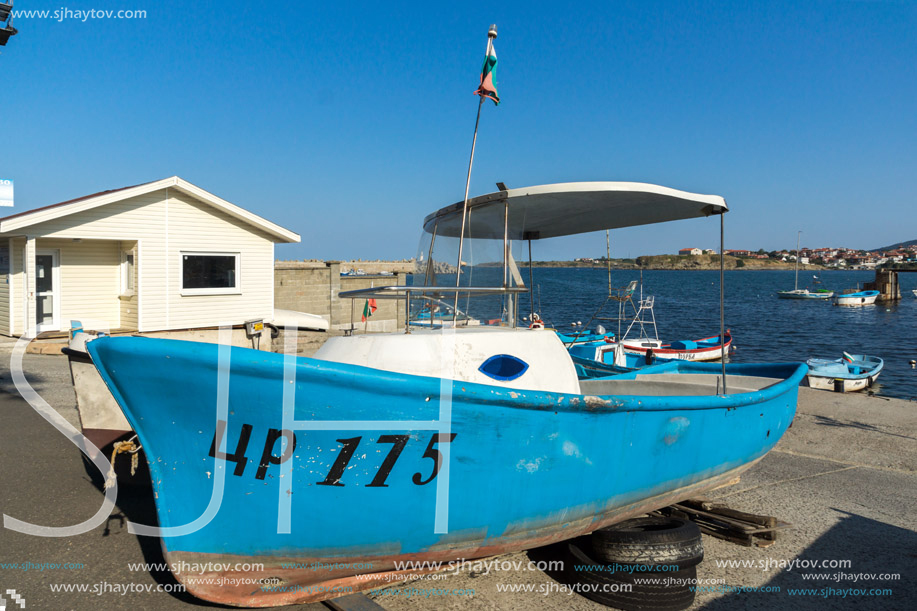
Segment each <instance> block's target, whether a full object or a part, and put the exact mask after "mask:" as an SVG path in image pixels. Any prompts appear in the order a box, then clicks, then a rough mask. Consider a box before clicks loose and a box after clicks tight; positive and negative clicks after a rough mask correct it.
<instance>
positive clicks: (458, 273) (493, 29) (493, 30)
mask: <svg viewBox="0 0 917 611" xmlns="http://www.w3.org/2000/svg"><path fill="white" fill-rule="evenodd" d="M496 37H497V26H496V24H493V25H491V26H490V29H489V30H488V31H487V51H485V58H486V57H487V55H486V54H488V53H489V52H490V49H491V45H493V41H494V39H495V38H496ZM482 82H483V80H482ZM483 105H484V94H483V93H482V94H481V99H480V100H479V101H478V116H477V118H476V119H475V120H474V137H473V138H472V139H471V159H469V160H468V177H467V178H466V179H465V200H464V203H463V204H462V231H461V233H459V248H458V264H457V268H456V270H455V288H459V286H461V281H462V247H463V246H464V244H465V219H466V218H467V217H468V188H469V187H470V186H471V166H472V165H474V147H475V145H476V144H477V142H478V123H480V122H481V106H483ZM458 300H459V294H458V291H455V303H454V304H453V306H452V324H453V326H454V325H455V324H456V322H457V321H458Z"/></svg>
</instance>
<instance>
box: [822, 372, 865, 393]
mask: <svg viewBox="0 0 917 611" xmlns="http://www.w3.org/2000/svg"><path fill="white" fill-rule="evenodd" d="M878 377H879V374H876V375H874V376H869V377H868V378H859V379H853V380H851V379H843V378H830V377H823V376H816V375H812V374H809V375H807V376H806V383H807V384H808V385H809V388H815V389H818V390H831V391H834V392H856V391H858V390H863V389H866V388H869V387H870V386H872V385H873V383H874V382H875V381H876V378H878Z"/></svg>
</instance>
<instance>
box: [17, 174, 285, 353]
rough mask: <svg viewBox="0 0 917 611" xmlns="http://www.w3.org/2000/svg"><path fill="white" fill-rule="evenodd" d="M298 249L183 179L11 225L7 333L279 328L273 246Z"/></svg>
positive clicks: (39, 213) (24, 217)
mask: <svg viewBox="0 0 917 611" xmlns="http://www.w3.org/2000/svg"><path fill="white" fill-rule="evenodd" d="M289 242H299V235H298V234H296V233H294V232H292V231H290V230H288V229H284V228H283V227H280V226H279V225H275V224H274V223H272V222H270V221H268V220H266V219H264V218H261V217H260V216H257V215H255V214H252V213H251V212H248V211H247V210H244V209H242V208H240V207H238V206H236V205H234V204H231V203H229V202H227V201H225V200H223V199H220V198H219V197H217V196H215V195H213V194H212V193H208V192H207V191H204V190H203V189H201V188H200V187H196V186H195V185H192V184H191V183H189V182H187V181H184V180H182V179H181V178H179V177H177V176H173V177H171V178H166V179H163V180H159V181H156V182H150V183H146V184H142V185H136V186H133V187H126V188H123V189H116V190H113V191H103V192H101V193H95V194H93V195H88V196H86V197H81V198H78V199H74V200H70V201H67V202H63V203H60V204H54V205H52V206H47V207H44V208H38V209H35V210H31V211H28V212H21V213H19V214H14V215H12V216H8V217H6V218H2V219H0V333H2V334H4V335H21V334H23V333H25V332H26V331H27V330H29V328H30V327H33V326H37V331H38V332H42V331H66V330H68V329H69V328H70V321H71V320H81V321H83V322H84V323H87V324H93V325H94V326H96V328H98V326H99V325H107V326H108V327H109V328H110V329H113V330H114V329H119V330H137V331H162V330H176V329H195V328H203V327H214V326H218V325H221V324H228V323H231V324H241V323H243V322H244V321H246V320H250V319H254V318H264V319H265V320H271V319H272V318H273V312H274V244H276V243H289Z"/></svg>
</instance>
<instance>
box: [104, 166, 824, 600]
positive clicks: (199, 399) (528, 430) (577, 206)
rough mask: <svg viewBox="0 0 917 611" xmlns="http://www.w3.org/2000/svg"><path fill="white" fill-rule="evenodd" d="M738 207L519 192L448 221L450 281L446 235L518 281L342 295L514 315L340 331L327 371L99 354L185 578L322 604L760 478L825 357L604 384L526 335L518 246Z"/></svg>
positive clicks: (438, 239) (290, 358)
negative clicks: (143, 456) (491, 245)
mask: <svg viewBox="0 0 917 611" xmlns="http://www.w3.org/2000/svg"><path fill="white" fill-rule="evenodd" d="M726 210H727V208H726V205H725V201H723V200H722V198H719V197H717V196H710V195H696V194H691V193H685V192H682V191H676V190H673V189H667V188H665V187H658V186H655V185H645V184H639V183H569V184H561V185H541V186H536V187H528V188H520V189H504V190H501V191H499V192H497V193H492V194H488V195H485V196H481V197H478V198H473V199H471V200H469V201H467V204H466V205H463V202H460V203H459V204H457V205H454V206H449V207H446V208H444V209H441V210H439V211H437V212H435V213H434V214H432V215H430V216H428V217H427V219H426V220H425V222H424V231H425V232H426V234H427V235H428V236H429V238H428V240H427V242H426V243H425V244H426V245H425V246H424V249H425V251H426V250H428V251H429V252H428V253H427V256H426V257H425V259H424V260H426V261H429V262H431V263H430V266H431V268H432V262H434V261H435V260H436V257H435V254H436V253H435V252H434V244H435V245H436V246H437V247H441V245H443V244H444V243H447V242H448V241H449V240H450V239H451V240H456V239H463V238H464V239H467V237H468V236H475V238H481V239H492V240H497V241H499V240H502V241H503V248H502V252H503V253H505V254H504V259H503V261H504V264H503V274H502V278H501V279H500V280H501V281H502V283H501V284H498V285H497V286H467V285H461V281H462V279H463V275H464V272H462V274H460V275H458V278H454V277H453V278H451V282H452V283H453V285H452V286H448V285H442V284H438V283H437V278H436V274H432V275H430V276H429V278H431V280H430V282H432V284H424V285H419V286H394V287H375V288H369V289H360V290H356V291H349V292H347V293H342V295H341V296H342V297H344V298H355V299H361V300H362V299H368V298H373V299H386V298H393V299H399V300H403V302H404V303H405V304H406V306H407V310H408V311H407V313H406V314H407V315H406V319H407V321H410V320H412V314H411V311H412V302H415V301H420V302H421V303H426V302H427V301H428V300H430V299H441V298H442V297H443V296H444V295H456V297H455V300H454V303H457V302H458V296H459V295H462V296H463V300H464V299H465V298H467V300H468V302H470V303H471V304H472V305H471V307H470V308H469V307H466V308H464V309H465V310H466V311H468V312H469V315H470V316H475V317H477V316H478V312H479V310H480V309H481V308H480V307H476V306H474V301H475V299H481V302H482V303H486V302H493V305H497V306H498V307H499V309H500V311H501V312H503V313H504V314H505V316H504V317H503V320H504V326H488V325H481V326H468V327H465V326H461V325H453V326H452V327H451V328H449V329H443V328H432V329H431V328H421V327H415V326H412V325H411V324H410V322H407V323H406V325H405V332H398V333H380V334H368V335H352V336H343V337H332V338H330V339H329V340H328V341H327V342H326V343H325V344H324V345H323V346H322V347H321V348H320V349H319V351H318V352H317V353H316V355H315V357H314V358H305V357H296V356H295V355H292V354H291V355H280V354H270V353H264V352H255V351H253V350H249V349H246V348H236V347H229V346H218V345H213V344H202V343H189V342H182V341H176V340H154V339H140V338H131V337H114V338H112V337H102V338H98V339H96V340H94V341H92V342H89V343H88V344H87V349H88V351H89V353H90V355H91V357H92V361H93V362H94V363H95V365H96V367H97V368H98V369H99V372H100V374H101V376H102V378H103V379H104V380H105V382H106V384H107V386H108V387H109V388H110V389H111V392H112V394H113V395H114V397H115V398H116V399H117V401H118V404H119V405H120V406H121V407H122V409H123V411H124V413H125V414H126V416H127V418H128V420H129V421H130V423H131V425H132V426H133V428H134V429H135V430H136V431H137V434H138V435H139V437H140V440H141V442H142V443H143V446H144V448H145V450H146V452H147V456H148V459H149V462H150V469H151V473H152V481H153V486H154V490H155V493H156V494H155V499H156V509H157V515H158V517H159V521H160V525H161V527H163V528H165V529H166V531H165V532H164V534H163V536H162V545H163V550H164V553H165V559H166V561H167V562H169V563H170V566H171V567H173V570H174V572H175V575H176V577H177V579H178V580H179V581H180V582H182V583H183V584H184V585H185V586H186V589H187V591H188V592H190V593H192V594H194V595H195V596H198V597H200V598H204V599H206V600H211V601H214V602H218V603H223V604H232V605H242V606H272V605H280V604H293V603H300V602H308V601H315V600H321V599H325V598H330V597H334V596H338V595H340V594H343V593H347V591H346V590H344V589H345V588H352V589H353V590H359V589H362V588H367V587H373V586H377V585H380V584H385V583H389V582H390V581H391V580H393V579H397V578H399V577H407V576H409V575H411V574H414V573H416V572H418V571H416V570H410V569H405V568H404V567H402V566H399V565H398V563H399V562H402V561H416V562H424V561H428V562H435V561H451V560H456V559H473V558H480V557H483V556H489V555H494V554H499V553H504V552H508V551H514V550H521V549H528V548H531V547H536V546H540V545H544V544H547V543H551V542H554V541H561V540H565V539H570V538H573V537H576V536H579V535H581V534H584V533H588V532H591V531H593V530H596V529H598V528H601V527H603V526H606V525H609V524H613V523H615V522H618V521H622V520H625V519H627V518H630V517H633V516H635V515H639V514H642V513H645V512H647V511H651V510H653V509H657V508H659V507H663V506H666V505H668V504H671V503H673V502H677V501H679V500H682V499H685V498H688V497H691V496H694V495H696V494H699V493H702V492H703V491H705V490H709V489H711V488H713V487H716V486H719V485H722V484H723V483H725V482H728V481H730V480H731V479H733V478H734V477H735V476H736V475H738V474H740V473H742V472H743V471H744V470H745V469H747V468H749V467H750V466H751V465H752V464H754V463H755V462H756V461H757V460H759V459H760V458H761V457H763V456H764V455H765V454H766V453H767V452H768V451H769V450H770V449H771V448H772V447H773V446H774V444H776V443H777V441H778V440H779V439H780V437H781V435H782V434H783V432H784V431H785V430H786V428H787V427H788V426H789V424H790V422H791V421H792V419H793V416H794V414H795V409H796V396H797V388H798V385H799V382H800V381H801V380H802V378H803V377H804V375H805V371H806V367H805V365H803V364H801V363H790V364H762V365H744V364H743V365H725V364H715V365H714V364H706V363H690V362H683V361H676V362H670V363H665V364H661V365H659V366H657V367H653V368H649V369H646V370H638V371H631V372H625V373H621V374H619V375H612V376H601V377H595V378H593V379H588V380H580V379H578V376H577V369H576V366H575V363H574V361H573V359H572V358H571V356H570V355H569V353H568V352H567V350H566V349H565V347H564V345H563V343H562V342H561V341H560V339H559V338H558V336H557V335H556V334H555V333H553V332H551V331H549V330H546V329H541V328H520V327H518V326H516V323H517V321H518V320H519V317H518V315H517V311H518V308H519V297H520V296H521V294H522V293H524V292H525V291H526V290H527V287H525V286H524V284H523V283H522V282H521V274H519V273H518V270H517V269H516V264H515V262H514V260H513V258H512V248H511V246H510V244H509V241H510V240H512V239H526V240H537V239H543V238H549V237H555V236H563V235H573V234H577V233H584V232H588V231H596V230H600V229H606V228H609V227H611V228H614V227H625V226H632V225H640V224H647V223H655V222H664V221H668V220H677V219H684V218H692V217H702V216H709V215H711V214H723V213H724V212H726ZM466 220H467V225H466ZM434 238H435V239H434ZM498 244H499V242H498ZM446 250H447V251H449V249H448V248H447V249H446ZM449 252H454V251H449ZM459 253H461V248H459ZM459 260H462V259H461V254H460V255H459ZM492 260H493V259H490V260H487V261H485V263H486V264H488V265H490V264H491V262H492ZM473 267H474V263H473V262H469V265H468V268H469V269H473ZM468 275H469V276H470V273H469V274H468ZM453 276H454V274H453ZM415 311H421V312H422V308H418V309H417V310H415ZM453 311H454V312H456V313H455V316H456V317H457V316H458V313H457V308H455V309H454V310H453ZM480 318H482V319H486V318H488V317H487V316H481V317H480ZM724 416H726V417H724ZM315 562H322V563H324V564H327V565H329V566H331V567H332V568H331V569H329V570H328V571H314V570H311V569H310V568H308V567H309V566H311V563H315ZM237 563H238V564H237ZM217 565H218V566H217ZM253 565H254V566H253ZM185 566H194V567H201V566H205V567H206V566H209V567H214V566H216V568H214V569H213V570H210V571H207V570H205V571H204V573H203V574H200V572H199V571H195V572H194V574H190V573H189V572H186V571H185V570H184V569H183V568H182V567H185ZM239 566H244V567H245V568H244V569H240V568H236V567H239Z"/></svg>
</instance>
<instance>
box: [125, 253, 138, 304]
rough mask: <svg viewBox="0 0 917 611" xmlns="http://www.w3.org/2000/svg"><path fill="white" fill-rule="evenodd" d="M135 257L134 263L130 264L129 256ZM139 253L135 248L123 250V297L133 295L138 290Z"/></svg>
mask: <svg viewBox="0 0 917 611" xmlns="http://www.w3.org/2000/svg"><path fill="white" fill-rule="evenodd" d="M128 257H133V258H134V263H133V265H132V266H128V264H127V258H128ZM136 270H137V254H136V253H135V252H134V251H133V250H122V251H121V297H133V296H134V291H135V290H136V286H135V284H136Z"/></svg>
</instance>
